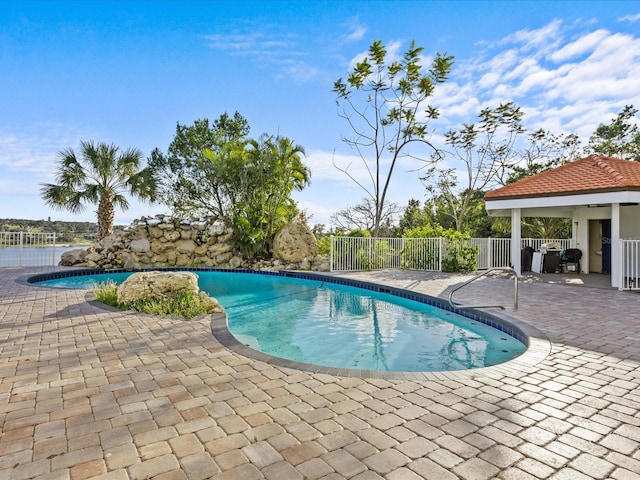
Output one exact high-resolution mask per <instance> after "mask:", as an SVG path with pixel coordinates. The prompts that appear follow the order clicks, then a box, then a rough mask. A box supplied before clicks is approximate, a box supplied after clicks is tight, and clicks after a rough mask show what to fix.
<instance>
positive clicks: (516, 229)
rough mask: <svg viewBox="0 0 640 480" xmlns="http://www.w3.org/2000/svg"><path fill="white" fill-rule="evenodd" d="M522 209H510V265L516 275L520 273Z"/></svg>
mask: <svg viewBox="0 0 640 480" xmlns="http://www.w3.org/2000/svg"><path fill="white" fill-rule="evenodd" d="M521 222H522V210H521V209H520V208H513V209H511V266H512V267H513V269H514V270H515V271H516V273H517V274H518V275H520V274H522V263H521V262H520V255H521V251H522V247H521V246H520V244H521V243H522V235H521V232H520V230H521Z"/></svg>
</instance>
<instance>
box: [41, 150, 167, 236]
mask: <svg viewBox="0 0 640 480" xmlns="http://www.w3.org/2000/svg"><path fill="white" fill-rule="evenodd" d="M58 156H59V160H58V168H57V173H56V183H55V184H42V188H41V189H40V192H41V196H42V198H43V200H44V201H45V203H46V204H47V205H49V206H51V207H53V208H56V209H60V210H69V211H71V212H72V213H79V212H82V211H83V210H84V209H85V208H86V206H85V204H86V203H91V204H97V205H98V211H97V217H98V238H99V239H101V238H104V237H106V236H107V235H110V234H111V233H113V222H114V217H115V208H116V207H118V208H121V209H122V210H127V209H128V208H129V201H128V200H127V197H126V196H125V195H131V196H133V197H136V198H139V199H141V200H149V201H152V202H153V201H155V199H156V188H157V182H156V178H155V176H154V174H153V171H152V170H151V169H150V168H149V167H145V168H141V164H142V152H140V150H137V149H134V148H129V149H127V150H125V151H124V152H122V153H119V148H118V147H117V146H115V145H113V144H111V145H108V144H106V143H97V144H96V143H94V142H93V141H88V142H81V143H80V152H79V155H77V154H76V152H75V151H74V150H73V149H72V148H69V149H66V150H62V151H61V152H59V154H58Z"/></svg>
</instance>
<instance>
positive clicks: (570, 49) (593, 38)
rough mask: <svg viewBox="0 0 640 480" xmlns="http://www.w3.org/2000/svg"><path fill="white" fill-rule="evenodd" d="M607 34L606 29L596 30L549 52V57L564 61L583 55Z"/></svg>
mask: <svg viewBox="0 0 640 480" xmlns="http://www.w3.org/2000/svg"><path fill="white" fill-rule="evenodd" d="M609 35H610V34H609V32H608V31H606V30H596V31H595V32H592V33H589V34H587V35H584V36H582V37H579V38H578V39H577V40H575V41H573V42H571V43H568V44H567V45H564V46H563V47H562V48H560V49H558V50H557V51H555V52H553V53H551V55H549V58H550V59H551V60H553V61H554V62H564V61H566V60H569V59H571V58H574V57H577V56H581V55H584V54H586V53H588V52H590V51H592V50H594V49H595V48H596V47H597V46H598V45H599V44H600V43H602V42H603V41H604V40H606V38H607V37H608V36H609Z"/></svg>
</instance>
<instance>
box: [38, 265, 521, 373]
mask: <svg viewBox="0 0 640 480" xmlns="http://www.w3.org/2000/svg"><path fill="white" fill-rule="evenodd" d="M196 273H197V275H198V277H199V285H200V288H201V290H203V291H206V292H207V293H208V294H209V295H211V296H213V297H215V298H216V299H217V300H218V302H219V303H220V304H221V305H222V306H223V307H224V308H225V310H226V313H227V317H228V327H229V330H230V332H231V333H232V334H233V335H234V336H235V337H236V339H237V340H238V341H240V342H242V343H244V344H246V345H248V346H250V347H252V348H254V349H256V350H260V351H262V352H264V353H268V354H270V355H273V356H276V357H281V358H286V359H289V360H293V361H297V362H303V363H310V364H315V365H322V366H328V367H336V368H348V369H361V370H377V371H402V372H425V371H450V370H462V369H471V368H479V367H486V366H491V365H496V364H499V363H503V362H505V361H508V360H511V359H513V358H515V357H517V356H518V355H520V354H522V353H523V352H524V351H525V350H526V347H525V345H524V344H523V343H521V342H520V341H518V340H516V339H515V338H513V337H511V336H509V335H507V334H505V333H504V332H501V331H499V330H497V329H494V328H491V327H489V326H487V325H485V324H483V323H481V322H478V321H476V320H473V319H471V318H468V317H465V316H462V315H458V314H456V313H453V312H449V311H447V310H444V309H440V308H438V307H434V306H431V305H427V304H424V303H421V302H417V301H415V300H408V299H403V298H400V297H397V296H394V295H391V294H390V293H381V292H375V291H369V290H364V289H360V288H356V287H348V286H342V285H338V284H334V283H330V282H323V281H322V280H307V279H298V278H291V277H285V276H277V275H260V274H255V273H237V272H218V271H198V272H196ZM129 275H130V273H116V274H98V275H87V276H78V277H67V278H60V279H55V280H48V281H44V282H39V283H38V284H39V285H46V286H56V287H64V288H92V287H93V285H95V284H96V283H97V282H102V281H106V280H107V279H108V280H113V281H115V282H116V283H121V282H122V281H123V280H124V279H125V278H126V277H127V276H129Z"/></svg>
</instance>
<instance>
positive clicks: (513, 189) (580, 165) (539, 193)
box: [484, 155, 640, 200]
mask: <svg viewBox="0 0 640 480" xmlns="http://www.w3.org/2000/svg"><path fill="white" fill-rule="evenodd" d="M621 190H640V162H633V161H631V160H621V159H619V158H611V157H603V156H600V155H591V156H589V157H586V158H581V159H579V160H575V161H573V162H569V163H567V164H565V165H562V166H560V167H557V168H554V169H552V170H547V171H546V172H542V173H539V174H538V175H532V176H531V177H527V178H523V179H522V180H519V181H517V182H515V183H512V184H511V185H507V186H504V187H502V188H498V189H496V190H493V191H491V192H488V193H487V194H486V195H485V196H484V198H485V199H487V200H502V199H508V198H531V197H548V196H558V195H573V194H582V193H595V192H615V191H621Z"/></svg>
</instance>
